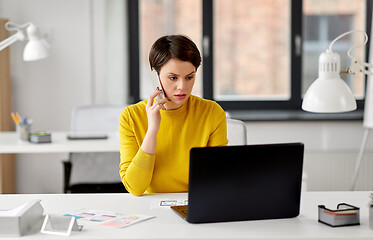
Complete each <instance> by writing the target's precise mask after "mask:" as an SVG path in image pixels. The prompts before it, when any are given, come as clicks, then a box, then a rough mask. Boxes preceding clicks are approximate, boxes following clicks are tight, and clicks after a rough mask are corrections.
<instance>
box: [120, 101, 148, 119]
mask: <svg viewBox="0 0 373 240" xmlns="http://www.w3.org/2000/svg"><path fill="white" fill-rule="evenodd" d="M147 101H148V100H143V101H140V102H138V103H135V104H131V105H129V106H127V107H126V108H124V109H123V111H122V114H121V115H122V116H123V115H141V114H143V113H145V114H146V103H147Z"/></svg>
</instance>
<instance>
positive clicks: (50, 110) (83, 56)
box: [0, 0, 127, 193]
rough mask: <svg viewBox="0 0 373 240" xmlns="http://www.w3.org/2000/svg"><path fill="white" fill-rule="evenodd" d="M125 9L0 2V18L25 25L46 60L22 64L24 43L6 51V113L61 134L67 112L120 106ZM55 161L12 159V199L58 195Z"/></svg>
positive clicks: (65, 0)
mask: <svg viewBox="0 0 373 240" xmlns="http://www.w3.org/2000/svg"><path fill="white" fill-rule="evenodd" d="M125 7H126V1H122V0H1V1H0V17H1V18H7V19H10V20H11V21H13V22H16V23H19V24H23V23H25V22H28V21H31V22H33V23H34V24H36V25H37V26H39V28H40V32H41V33H42V35H44V36H45V37H46V39H47V41H48V42H49V43H50V48H51V56H50V57H49V58H48V59H44V60H40V61H35V62H24V61H23V60H22V51H23V48H24V46H25V43H24V42H17V43H15V44H13V45H12V46H11V47H10V53H11V78H12V84H13V90H12V94H13V111H17V112H19V113H20V114H21V115H23V116H28V117H30V118H32V119H33V122H34V124H33V126H32V130H34V131H37V130H61V131H68V130H69V129H70V116H71V115H70V114H71V111H72V109H73V108H74V107H75V106H79V105H87V104H105V103H116V104H124V103H125V99H127V92H126V91H125V83H126V80H125V76H126V74H127V67H126V66H127V63H126V61H127V57H126V56H127V54H126V48H125V46H126V44H127V42H126V39H127V38H126V23H125V21H124V20H125V18H124V12H125V11H126V10H125ZM109 15H110V18H109ZM63 159H67V154H21V155H17V162H16V171H17V178H16V181H17V182H16V188H17V192H19V193H34V192H36V193H49V192H61V191H62V163H61V160H63Z"/></svg>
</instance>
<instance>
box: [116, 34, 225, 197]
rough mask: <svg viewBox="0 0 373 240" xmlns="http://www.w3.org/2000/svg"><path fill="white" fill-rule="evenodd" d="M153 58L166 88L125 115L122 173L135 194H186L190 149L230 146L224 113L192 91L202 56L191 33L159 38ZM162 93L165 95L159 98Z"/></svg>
mask: <svg viewBox="0 0 373 240" xmlns="http://www.w3.org/2000/svg"><path fill="white" fill-rule="evenodd" d="M149 62H150V68H151V69H154V70H155V71H157V74H158V76H159V79H160V81H161V84H162V88H163V90H156V91H155V92H154V93H153V94H151V95H150V97H149V99H148V100H145V101H141V102H139V103H137V104H134V105H131V106H128V107H127V108H125V109H124V110H123V112H122V113H121V116H120V119H119V136H120V154H121V162H120V176H121V179H122V182H123V184H124V186H125V187H126V189H127V190H128V192H130V193H132V194H133V195H135V196H140V195H142V194H143V193H144V192H185V191H188V176H189V151H190V149H191V148H192V147H206V146H225V145H227V143H228V140H227V126H226V117H225V112H224V111H223V109H222V108H221V107H220V106H219V105H218V104H217V103H215V102H213V101H209V100H205V99H202V98H199V97H196V96H193V95H191V93H192V89H193V86H194V82H195V76H196V72H197V69H198V67H199V66H200V64H201V55H200V53H199V51H198V48H197V46H196V45H195V44H194V42H193V41H191V40H190V39H189V38H188V37H186V36H182V35H171V36H164V37H161V38H159V39H158V40H157V41H156V42H155V43H154V44H153V46H152V48H151V50H150V54H149ZM161 93H164V95H165V98H163V99H161V100H155V98H156V96H158V95H159V94H161Z"/></svg>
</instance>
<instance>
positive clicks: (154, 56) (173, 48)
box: [149, 35, 201, 73]
mask: <svg viewBox="0 0 373 240" xmlns="http://www.w3.org/2000/svg"><path fill="white" fill-rule="evenodd" d="M172 58H177V59H180V60H182V61H187V62H190V63H191V64H193V66H194V67H195V68H196V70H197V68H198V67H199V66H200V65H201V54H200V52H199V50H198V48H197V46H196V44H195V43H194V42H193V41H192V40H191V39H190V38H189V37H187V36H184V35H167V36H163V37H161V38H159V39H158V40H157V41H155V42H154V44H153V46H152V47H151V49H150V53H149V63H150V68H154V69H155V70H156V71H157V72H158V73H159V71H160V70H161V68H162V67H163V65H164V64H166V62H168V60H170V59H172Z"/></svg>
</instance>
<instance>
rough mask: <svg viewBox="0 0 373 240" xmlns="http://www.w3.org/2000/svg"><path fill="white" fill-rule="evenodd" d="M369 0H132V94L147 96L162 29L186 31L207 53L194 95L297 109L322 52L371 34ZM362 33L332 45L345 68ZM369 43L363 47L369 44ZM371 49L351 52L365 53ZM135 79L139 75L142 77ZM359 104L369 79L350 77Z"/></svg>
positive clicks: (237, 106)
mask: <svg viewBox="0 0 373 240" xmlns="http://www.w3.org/2000/svg"><path fill="white" fill-rule="evenodd" d="M371 3H372V0H356V1H354V4H351V3H346V1H344V0H324V1H319V0H303V1H299V0H261V1H257V0H235V1H231V0H188V1H183V0H130V1H129V8H128V9H129V17H130V19H129V20H130V21H129V24H130V25H129V29H130V41H129V42H130V46H131V47H130V59H131V61H130V64H131V66H130V79H131V82H130V84H131V87H130V95H131V96H132V99H131V100H132V102H137V101H139V100H142V99H145V98H147V96H149V94H150V92H151V91H152V89H151V87H150V86H151V84H150V82H149V80H148V79H149V71H150V69H149V64H148V51H149V49H150V46H151V44H152V43H153V42H154V41H155V40H156V39H157V38H158V37H160V36H162V35H165V34H177V33H181V34H186V35H188V36H190V37H191V38H192V39H193V40H194V41H195V42H196V44H197V45H198V47H199V49H200V50H201V54H202V56H203V60H202V61H203V62H202V68H201V69H199V71H198V74H199V75H198V76H197V81H196V86H195V89H194V94H195V95H198V96H202V97H204V98H207V99H213V100H216V101H217V102H218V103H219V104H220V105H221V106H222V107H223V108H224V109H225V110H227V111H230V110H300V106H301V103H302V96H303V95H304V93H305V91H306V89H307V88H308V87H309V85H310V84H311V83H312V82H313V81H314V80H315V79H316V78H317V74H318V57H319V55H320V54H321V53H322V52H324V51H325V50H326V48H327V47H328V46H329V44H330V42H331V41H332V40H333V39H335V38H336V37H337V36H339V35H340V34H342V33H344V32H346V31H349V30H352V29H363V30H365V31H367V32H368V34H369V33H370V31H369V30H370V20H369V24H366V23H367V19H370V17H371V7H372V4H371ZM362 39H363V37H361V36H358V35H351V36H349V37H346V38H343V39H342V40H341V41H339V42H338V43H337V44H335V45H334V46H335V49H334V50H335V51H337V52H340V54H341V63H342V69H343V68H347V66H348V64H349V63H348V59H347V54H346V53H347V50H348V49H349V48H350V47H352V46H353V45H355V44H356V43H359V42H361V41H362ZM367 49H368V48H366V50H367ZM366 50H365V51H364V49H359V50H357V51H354V54H356V55H355V56H358V57H359V58H360V59H364V58H366ZM137 79H140V81H138V80H137ZM344 79H345V81H346V82H347V83H348V84H349V86H350V87H351V89H352V90H353V92H354V94H355V96H356V97H357V98H358V99H360V101H358V107H359V108H362V102H363V99H364V92H365V77H364V76H357V77H355V78H352V77H351V76H345V77H344Z"/></svg>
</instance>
